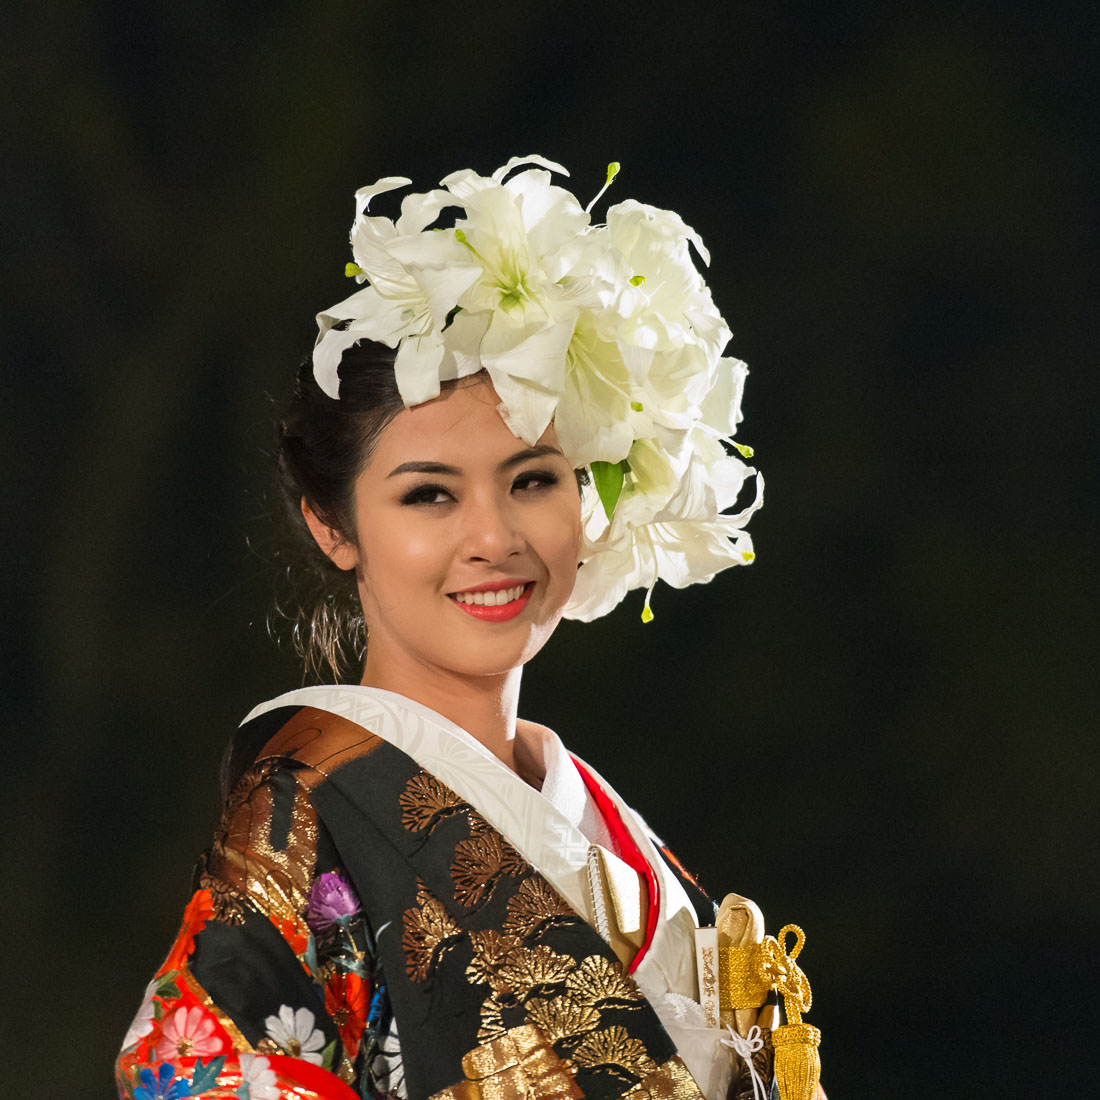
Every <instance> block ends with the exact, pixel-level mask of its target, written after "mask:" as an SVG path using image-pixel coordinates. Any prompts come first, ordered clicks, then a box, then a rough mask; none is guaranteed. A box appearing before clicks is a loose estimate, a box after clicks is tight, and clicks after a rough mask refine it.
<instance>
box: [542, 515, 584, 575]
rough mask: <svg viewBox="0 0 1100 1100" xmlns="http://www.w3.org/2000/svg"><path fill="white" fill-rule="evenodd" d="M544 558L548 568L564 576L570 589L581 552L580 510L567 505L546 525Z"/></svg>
mask: <svg viewBox="0 0 1100 1100" xmlns="http://www.w3.org/2000/svg"><path fill="white" fill-rule="evenodd" d="M542 545H543V557H544V560H545V561H546V564H547V566H548V567H549V568H550V569H551V570H552V571H553V572H555V573H559V574H562V576H563V577H564V579H565V580H566V582H567V583H568V584H569V587H570V588H572V586H573V581H574V580H575V578H576V575H577V562H578V561H579V560H580V552H581V516H580V508H579V506H577V505H574V504H567V505H565V506H563V507H562V508H561V509H560V510H558V511H557V512H556V513H555V515H554V516H553V517H551V518H550V519H549V522H548V523H547V524H546V528H545V533H544V536H543V544H542Z"/></svg>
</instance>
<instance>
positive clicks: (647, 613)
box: [642, 603, 653, 623]
mask: <svg viewBox="0 0 1100 1100" xmlns="http://www.w3.org/2000/svg"><path fill="white" fill-rule="evenodd" d="M642 622H643V623H651V622H653V612H652V611H651V610H650V607H649V604H648V603H647V604H646V605H645V607H643V608H642Z"/></svg>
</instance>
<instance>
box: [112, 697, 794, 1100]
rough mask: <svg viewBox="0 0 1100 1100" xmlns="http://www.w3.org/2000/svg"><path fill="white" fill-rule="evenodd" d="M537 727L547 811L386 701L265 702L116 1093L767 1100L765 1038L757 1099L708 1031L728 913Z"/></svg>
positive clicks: (459, 734) (381, 1099)
mask: <svg viewBox="0 0 1100 1100" xmlns="http://www.w3.org/2000/svg"><path fill="white" fill-rule="evenodd" d="M545 732H546V733H547V734H548V737H547V739H546V741H545V744H544V747H545V748H546V750H547V754H548V758H549V766H548V772H547V780H546V781H545V782H544V785H543V791H541V792H540V791H538V790H536V789H535V788H534V787H532V786H530V785H529V784H527V783H526V782H525V781H524V780H523V779H521V778H520V777H519V776H518V775H517V774H516V773H514V772H512V771H511V770H510V769H509V768H507V767H506V766H505V765H504V764H503V763H502V762H501V761H499V760H498V759H497V758H496V757H495V756H493V755H492V754H491V753H490V752H489V751H488V750H487V749H485V748H484V747H483V746H482V745H481V744H480V743H479V742H477V741H476V740H475V739H474V738H472V737H471V736H470V735H469V734H467V733H466V732H465V731H463V730H461V729H460V728H459V727H458V726H456V725H455V724H454V723H452V722H450V721H448V720H447V719H446V718H444V717H443V716H441V715H439V714H437V713H435V712H434V711H431V710H429V709H428V708H426V707H424V706H421V705H420V704H418V703H415V702H413V701H412V700H409V699H406V698H404V697H403V696H400V695H396V694H393V693H391V692H386V691H381V690H378V689H374V688H367V687H333V686H325V687H315V688H306V689H302V690H299V691H294V692H291V693H289V694H287V695H284V696H281V697H279V698H277V699H274V700H272V701H270V702H268V703H265V704H263V705H261V706H259V707H257V708H256V709H255V710H254V711H253V712H252V713H251V714H250V715H249V716H248V718H247V719H246V720H245V722H244V723H243V724H242V726H241V727H240V729H239V730H238V731H237V734H236V736H235V737H234V739H233V741H232V742H231V743H230V746H229V748H228V750H227V752H226V756H225V760H224V763H223V776H222V779H223V788H224V795H225V806H224V811H223V817H222V821H221V824H220V827H219V830H218V832H217V834H216V836H215V840H214V843H213V845H212V846H211V848H210V849H209V850H208V851H207V852H206V853H205V855H204V856H203V857H202V858H201V859H200V861H199V865H198V867H197V868H196V873H195V881H194V884H193V888H194V893H193V895H192V897H191V900H190V902H189V903H188V905H187V908H186V911H185V913H184V918H183V924H182V927H181V928H180V931H179V934H178V936H177V938H176V940H175V943H174V945H173V947H172V949H171V951H170V952H169V954H168V957H167V958H166V959H165V961H164V963H163V964H162V966H161V967H160V969H159V971H158V972H157V974H156V976H155V977H154V979H153V981H152V982H150V983H149V986H148V988H147V989H146V992H145V999H144V1001H143V1003H142V1005H141V1008H140V1009H139V1010H138V1013H137V1016H136V1018H135V1019H134V1022H133V1024H132V1026H131V1028H130V1031H129V1033H128V1034H127V1035H126V1038H125V1041H124V1043H123V1048H122V1051H121V1053H120V1055H119V1057H118V1060H117V1063H116V1079H117V1084H118V1089H119V1095H120V1097H123V1098H132V1100H181V1098H183V1097H210V1098H213V1097H239V1098H242V1100H245V1098H247V1100H278V1098H280V1097H291V1096H292V1097H297V1098H300V1100H309V1098H324V1100H355V1098H360V1100H366V1098H372V1100H387V1098H395V1100H405V1098H409V1100H427V1098H432V1100H478V1098H480V1097H484V1098H487V1100H488V1098H493V1100H510V1098H512V1097H515V1098H516V1100H565V1098H567V1097H581V1096H585V1097H593V1098H596V1100H620V1098H621V1100H645V1098H650V1097H653V1098H657V1097H662V1098H670V1100H704V1098H705V1100H726V1097H727V1095H729V1096H731V1097H732V1096H754V1095H765V1094H771V1095H774V1092H773V1083H772V1081H771V1077H770V1067H769V1062H768V1059H769V1055H770V1051H769V1049H768V1047H767V1046H766V1045H765V1047H764V1049H763V1050H761V1051H759V1052H758V1053H757V1054H754V1055H753V1057H752V1062H753V1063H755V1065H754V1073H753V1075H752V1076H753V1080H751V1081H750V1077H749V1074H747V1073H746V1072H745V1069H746V1067H745V1066H744V1064H743V1063H741V1062H740V1061H739V1060H738V1059H737V1058H736V1056H735V1055H734V1054H733V1053H732V1052H731V1050H730V1049H729V1047H728V1046H726V1045H723V1044H722V1042H721V1039H722V1037H723V1032H721V1031H720V1030H718V1029H715V1028H708V1027H706V1026H700V1024H701V1023H702V1017H701V1015H700V1013H699V1005H698V1004H697V1003H696V1000H695V998H696V997H697V996H698V993H697V990H696V977H695V947H694V935H695V929H696V927H697V926H698V925H700V924H702V925H707V924H713V922H714V913H715V908H714V905H713V903H712V902H711V901H710V900H709V899H708V898H707V897H706V895H705V894H704V893H703V892H702V890H700V889H699V887H698V886H697V885H696V884H695V882H694V880H693V879H692V878H691V877H690V876H689V875H688V874H687V873H686V872H685V871H684V870H683V869H682V868H681V867H680V866H679V864H678V863H677V861H676V860H675V858H674V857H672V855H671V853H669V852H668V850H667V849H666V848H664V846H663V845H662V844H661V843H660V841H659V840H657V838H656V837H655V836H654V835H653V834H652V832H651V831H650V830H649V829H648V828H647V827H646V825H645V823H644V821H642V819H641V818H640V817H639V816H638V815H637V814H636V813H634V812H633V811H632V810H631V809H630V808H629V807H628V806H627V805H626V804H625V803H624V802H623V801H622V799H620V798H619V796H618V795H617V794H616V793H615V792H614V790H613V789H612V788H611V787H610V786H609V785H608V784H607V783H606V782H605V781H604V780H603V779H602V778H601V777H600V776H599V775H598V774H596V772H595V771H594V770H593V769H591V768H589V767H588V766H587V765H585V764H584V763H583V761H580V760H578V759H576V758H575V757H568V756H566V755H565V754H564V750H562V749H561V744H560V741H558V740H557V738H556V736H555V735H553V734H550V732H549V731H545ZM578 777H579V780H580V782H578ZM548 788H550V789H549V790H548ZM756 1071H758V1072H756ZM731 1078H732V1080H733V1083H732V1085H730V1081H731ZM765 1088H766V1090H767V1093H765V1091H764V1089H765ZM758 1089H759V1090H760V1091H759V1092H757V1090H758Z"/></svg>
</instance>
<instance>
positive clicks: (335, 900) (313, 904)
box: [306, 871, 362, 933]
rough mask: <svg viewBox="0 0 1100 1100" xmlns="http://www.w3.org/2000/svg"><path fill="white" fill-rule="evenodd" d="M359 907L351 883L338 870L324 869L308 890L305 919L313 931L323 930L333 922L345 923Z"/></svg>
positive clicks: (359, 909) (360, 905) (358, 910)
mask: <svg viewBox="0 0 1100 1100" xmlns="http://www.w3.org/2000/svg"><path fill="white" fill-rule="evenodd" d="M361 909H362V904H361V903H360V901H359V898H358V897H357V896H356V893H355V891H354V890H353V889H352V886H351V883H350V882H348V880H347V879H346V878H344V876H343V875H341V874H340V873H339V872H338V871H325V872H324V873H323V874H320V875H318V876H317V880H316V881H315V882H314V883H313V887H312V888H311V890H310V892H309V910H308V912H307V914H306V921H307V922H308V924H309V926H310V928H312V929H313V931H314V932H315V933H317V932H324V931H325V930H326V929H329V928H331V927H332V926H333V925H334V924H342V925H346V924H347V923H348V922H349V921H350V920H351V919H352V917H355V916H358V914H359V913H360V911H361Z"/></svg>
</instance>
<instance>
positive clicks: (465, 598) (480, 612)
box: [448, 581, 535, 623]
mask: <svg viewBox="0 0 1100 1100" xmlns="http://www.w3.org/2000/svg"><path fill="white" fill-rule="evenodd" d="M534 587H535V582H534V581H527V582H526V583H523V584H515V585H512V586H511V587H509V588H497V589H492V590H489V591H481V592H452V593H450V595H449V597H448V598H449V599H450V600H451V601H452V602H453V603H455V604H457V605H458V606H459V607H460V608H461V609H462V610H463V611H465V612H466V614H468V615H472V616H473V617H474V618H475V619H481V620H482V621H483V622H494V623H503V622H507V621H508V620H509V619H514V618H515V617H516V616H517V615H518V614H519V613H520V612H521V611H522V610H523V609H524V608H525V607H526V606H527V604H528V601H529V600H530V599H531V590H532V589H533V588H534Z"/></svg>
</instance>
